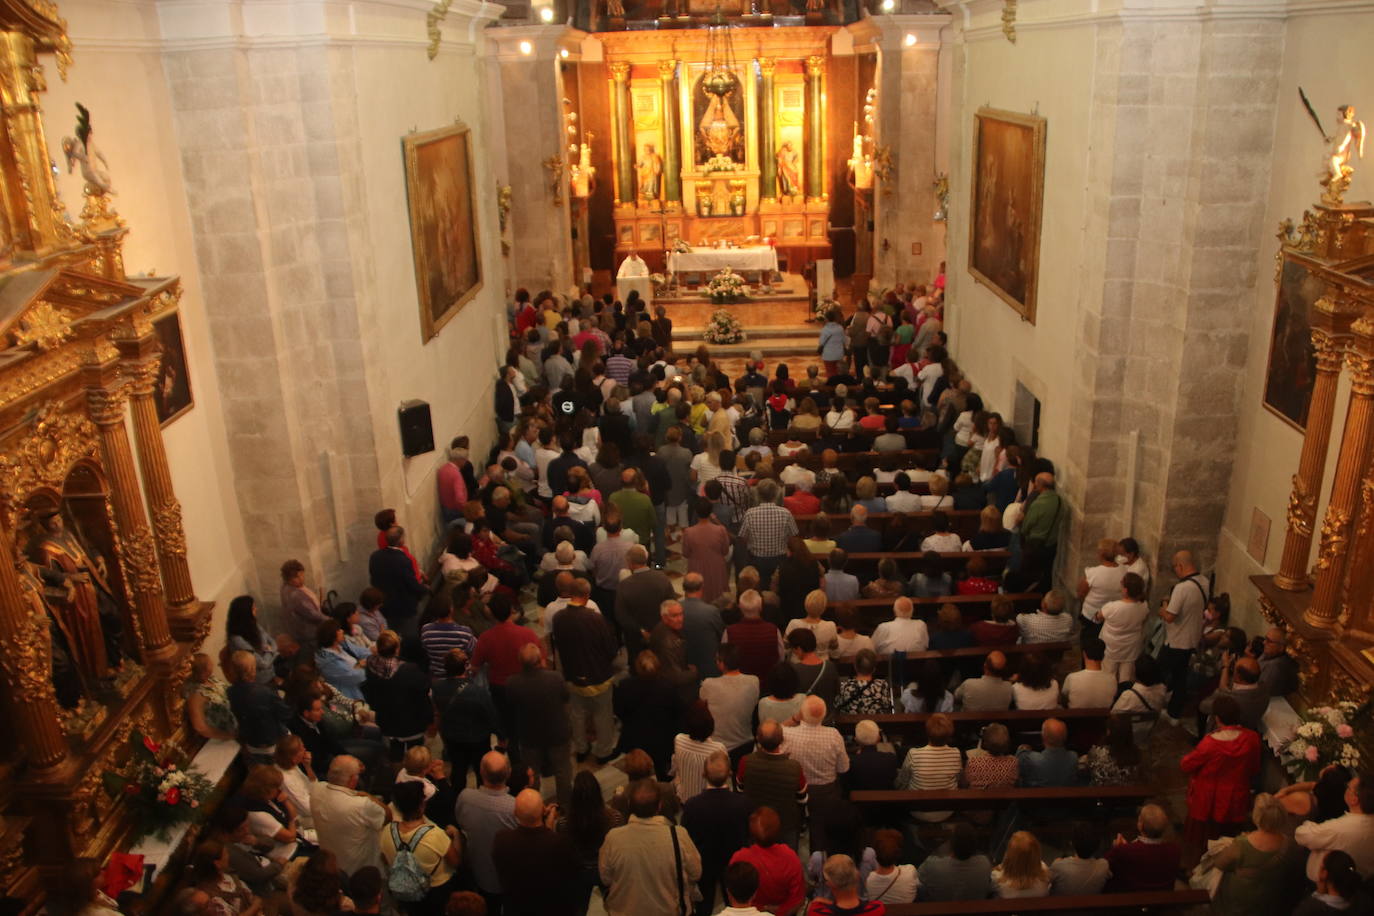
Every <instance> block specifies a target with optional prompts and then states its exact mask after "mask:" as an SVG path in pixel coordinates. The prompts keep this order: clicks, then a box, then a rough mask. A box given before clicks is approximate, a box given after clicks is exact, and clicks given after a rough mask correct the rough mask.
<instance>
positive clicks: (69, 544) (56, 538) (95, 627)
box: [29, 508, 122, 685]
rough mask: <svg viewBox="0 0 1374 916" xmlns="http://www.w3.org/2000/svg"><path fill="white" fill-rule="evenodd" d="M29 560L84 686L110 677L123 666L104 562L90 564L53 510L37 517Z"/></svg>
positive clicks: (117, 621)
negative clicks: (41, 584) (41, 583)
mask: <svg viewBox="0 0 1374 916" xmlns="http://www.w3.org/2000/svg"><path fill="white" fill-rule="evenodd" d="M29 559H30V560H31V561H32V562H33V564H34V566H35V569H36V571H37V573H38V576H39V578H40V579H41V580H42V582H43V586H44V587H43V599H44V601H45V602H46V603H47V606H48V609H49V610H50V612H51V613H52V617H53V621H54V622H55V623H56V624H57V628H58V630H59V631H60V632H61V634H62V637H63V639H64V641H65V642H66V644H67V652H68V654H69V655H70V657H71V662H72V665H73V667H74V668H75V669H76V671H77V673H78V675H79V676H80V677H81V679H82V680H83V681H84V682H85V683H86V684H88V685H89V684H94V683H96V682H98V681H101V680H104V679H106V678H110V677H113V676H114V674H115V672H116V671H118V670H119V668H120V666H121V664H122V661H121V658H120V651H119V635H120V629H121V625H120V617H119V606H118V604H117V603H116V602H115V598H114V592H113V591H112V590H111V589H110V586H109V580H108V578H107V570H106V567H105V560H104V558H103V557H102V558H97V559H96V560H92V559H91V555H90V554H89V553H88V552H87V551H86V548H85V547H84V546H82V544H81V541H80V540H79V539H78V538H77V537H76V535H75V534H73V533H72V532H71V531H68V530H67V527H66V524H65V523H64V522H63V520H62V514H61V512H60V511H59V510H57V509H55V508H54V509H50V510H48V511H47V512H46V513H45V514H43V515H41V516H39V519H38V522H37V524H36V525H35V530H34V537H33V540H32V541H31V542H30V544H29Z"/></svg>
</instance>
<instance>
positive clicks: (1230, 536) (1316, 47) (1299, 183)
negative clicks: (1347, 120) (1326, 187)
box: [1217, 7, 1374, 630]
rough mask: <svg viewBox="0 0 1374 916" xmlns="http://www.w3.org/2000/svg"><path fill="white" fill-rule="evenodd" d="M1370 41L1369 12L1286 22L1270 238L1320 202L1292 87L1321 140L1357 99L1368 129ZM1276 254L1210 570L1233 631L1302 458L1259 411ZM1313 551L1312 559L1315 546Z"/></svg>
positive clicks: (1265, 268)
mask: <svg viewBox="0 0 1374 916" xmlns="http://www.w3.org/2000/svg"><path fill="white" fill-rule="evenodd" d="M1371 35H1374V11H1371V10H1369V9H1368V8H1367V7H1366V8H1365V9H1364V10H1358V11H1351V10H1341V9H1334V10H1331V11H1329V12H1327V13H1324V14H1297V13H1294V14H1291V15H1290V18H1289V20H1288V23H1287V28H1286V37H1285V42H1284V59H1283V70H1282V84H1281V86H1280V88H1279V107H1278V111H1277V112H1276V117H1277V131H1276V135H1275V140H1274V160H1273V170H1272V177H1271V185H1270V190H1269V196H1268V201H1267V203H1266V207H1265V222H1266V224H1267V225H1269V226H1272V227H1274V229H1275V231H1277V228H1278V224H1279V223H1280V222H1281V221H1282V220H1284V219H1286V218H1292V219H1294V220H1295V221H1301V218H1302V212H1303V210H1304V209H1307V208H1310V207H1311V206H1312V205H1313V204H1315V203H1317V202H1318V201H1319V199H1320V197H1321V187H1320V186H1319V185H1318V184H1317V173H1318V166H1319V164H1320V162H1321V158H1322V155H1321V153H1322V146H1323V145H1322V143H1321V139H1320V137H1319V135H1318V132H1317V128H1316V127H1314V126H1313V125H1312V122H1311V120H1310V118H1309V117H1308V115H1307V112H1306V111H1304V110H1303V107H1302V103H1301V101H1300V100H1299V98H1298V86H1302V87H1303V89H1304V90H1305V91H1306V92H1307V96H1308V98H1309V99H1311V100H1312V104H1313V106H1314V107H1315V108H1316V109H1317V113H1318V114H1319V115H1320V116H1321V118H1322V122H1323V124H1324V125H1325V126H1326V129H1327V130H1328V131H1329V130H1331V129H1332V126H1333V124H1334V122H1335V119H1336V113H1335V109H1336V106H1337V105H1342V104H1346V103H1350V104H1354V105H1356V106H1357V110H1359V107H1360V102H1361V101H1362V100H1364V101H1365V106H1364V108H1363V110H1362V111H1360V115H1361V117H1362V119H1363V120H1365V121H1366V122H1370V123H1374V119H1371V115H1374V111H1371V110H1370V102H1369V100H1372V99H1374V69H1371V68H1370V67H1369V66H1367V61H1368V59H1369V58H1368V55H1369V38H1370V36H1371ZM1367 152H1368V151H1367ZM1345 199H1346V200H1348V201H1367V200H1371V199H1374V162H1371V161H1370V160H1366V162H1365V164H1364V167H1363V168H1358V169H1357V170H1356V172H1355V177H1354V180H1353V182H1352V183H1351V188H1350V190H1349V192H1347V194H1346V196H1345ZM1277 251H1278V242H1277V240H1275V241H1272V242H1269V243H1268V244H1266V245H1265V246H1264V247H1263V249H1262V251H1261V253H1260V256H1259V263H1258V265H1257V269H1258V271H1259V281H1258V282H1257V283H1256V287H1255V291H1254V310H1253V313H1252V320H1251V327H1250V347H1249V351H1248V354H1247V364H1246V374H1245V386H1244V393H1243V395H1242V398H1241V402H1240V411H1241V417H1240V435H1239V436H1238V437H1237V440H1236V444H1235V447H1236V449H1237V452H1236V465H1235V472H1234V475H1233V477H1232V480H1231V489H1230V495H1229V500H1228V507H1227V513H1226V520H1225V525H1224V528H1223V530H1222V531H1221V537H1220V545H1219V554H1218V566H1217V587H1218V589H1224V590H1226V591H1229V592H1230V593H1231V600H1232V607H1233V608H1235V609H1236V613H1237V614H1238V615H1239V616H1240V618H1241V619H1240V620H1239V621H1238V625H1240V626H1245V627H1247V628H1249V629H1251V630H1254V629H1257V628H1258V627H1260V626H1262V624H1261V620H1262V618H1261V617H1260V615H1259V608H1258V602H1257V600H1256V593H1255V591H1254V589H1253V588H1252V587H1251V586H1250V583H1249V581H1248V577H1249V576H1252V575H1260V574H1264V573H1273V572H1276V571H1277V570H1278V565H1279V558H1280V557H1281V556H1282V554H1283V541H1284V532H1285V530H1286V525H1287V522H1286V519H1285V513H1286V511H1287V506H1288V494H1289V491H1290V489H1291V483H1290V481H1291V477H1292V475H1293V473H1294V472H1295V471H1296V470H1297V468H1298V455H1299V453H1300V452H1301V450H1302V433H1300V432H1298V431H1297V430H1295V429H1294V428H1293V427H1291V426H1289V425H1288V424H1287V423H1285V422H1284V421H1283V420H1281V419H1279V418H1278V417H1277V416H1276V415H1275V414H1273V413H1271V412H1270V411H1268V410H1267V409H1265V407H1264V406H1263V394H1264V375H1265V371H1266V368H1267V365H1268V358H1269V343H1270V337H1271V332H1272V325H1273V319H1274V298H1275V287H1274V284H1273V276H1274V260H1273V258H1274V255H1275V254H1276V253H1277ZM1348 395H1349V385H1348V380H1347V379H1346V378H1345V376H1344V375H1343V376H1342V384H1341V387H1340V390H1339V391H1338V394H1337V399H1336V410H1335V421H1334V426H1333V432H1332V436H1331V445H1330V448H1329V451H1328V456H1327V469H1326V475H1325V484H1324V486H1323V488H1322V494H1321V499H1320V501H1319V503H1318V505H1317V518H1318V519H1319V520H1320V519H1321V517H1322V515H1323V514H1324V513H1325V511H1326V504H1327V496H1328V495H1329V492H1330V486H1331V479H1332V474H1333V470H1334V466H1335V461H1336V454H1337V452H1338V451H1339V449H1340V442H1341V427H1342V423H1343V421H1344V417H1345V408H1346V402H1347V400H1348ZM1256 507H1258V508H1259V510H1260V511H1261V512H1263V513H1264V514H1265V515H1267V516H1268V517H1269V519H1270V523H1271V527H1270V532H1269V543H1268V548H1267V550H1266V551H1265V555H1264V560H1263V562H1256V561H1255V560H1253V559H1252V558H1251V557H1250V555H1249V554H1248V553H1247V551H1246V546H1247V544H1248V541H1249V537H1250V524H1251V518H1252V514H1253V510H1254V509H1255V508H1256ZM1312 546H1313V551H1312V552H1313V555H1314V557H1315V553H1316V547H1317V539H1316V538H1314V539H1313V545H1312Z"/></svg>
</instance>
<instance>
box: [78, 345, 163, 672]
mask: <svg viewBox="0 0 1374 916" xmlns="http://www.w3.org/2000/svg"><path fill="white" fill-rule="evenodd" d="M111 365H113V364H111ZM87 373H88V375H87V381H86V405H87V410H88V412H89V413H90V416H91V419H92V420H94V421H95V425H96V427H97V428H99V430H100V447H101V452H102V453H103V455H104V458H105V473H106V474H108V475H109V478H110V479H109V484H110V501H111V502H112V503H113V504H114V513H115V523H116V525H117V526H118V529H119V544H120V550H121V552H122V554H123V560H124V568H125V570H126V571H127V576H126V579H127V580H128V582H127V584H128V586H129V591H130V592H131V593H132V597H133V602H134V613H136V614H137V615H138V619H139V621H140V622H141V624H142V626H141V630H142V633H143V656H144V658H143V661H144V664H146V665H148V667H150V668H159V667H161V668H166V667H167V666H168V665H169V663H170V662H171V659H172V657H173V656H174V655H175V654H176V646H175V645H173V643H172V634H171V631H170V630H169V629H168V627H167V606H166V604H165V603H164V601H163V596H162V582H161V580H160V579H159V578H158V568H157V550H156V548H154V546H153V535H152V532H150V531H149V530H148V519H147V516H145V515H144V513H143V497H142V494H141V493H140V492H139V487H138V474H137V473H136V472H135V471H134V456H133V451H132V449H130V448H129V433H128V431H127V430H126V429H125V428H124V392H122V391H120V390H119V388H118V387H117V385H115V384H114V380H113V379H112V378H111V377H110V375H111V373H109V372H108V371H107V370H106V369H105V368H92V369H88V370H87Z"/></svg>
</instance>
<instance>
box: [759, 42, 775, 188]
mask: <svg viewBox="0 0 1374 916" xmlns="http://www.w3.org/2000/svg"><path fill="white" fill-rule="evenodd" d="M776 67H777V61H775V60H774V59H773V58H771V57H760V58H759V199H760V200H777V199H778V160H777V150H776V149H774V147H776V146H777V139H776V138H775V137H774V135H773V130H774V127H775V125H774V123H773V121H774V118H773V71H774V69H775V68H776Z"/></svg>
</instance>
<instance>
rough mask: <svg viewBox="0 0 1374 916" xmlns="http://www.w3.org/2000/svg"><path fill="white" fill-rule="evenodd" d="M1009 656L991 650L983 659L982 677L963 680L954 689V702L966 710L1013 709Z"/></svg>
mask: <svg viewBox="0 0 1374 916" xmlns="http://www.w3.org/2000/svg"><path fill="white" fill-rule="evenodd" d="M1006 673H1007V656H1006V655H1005V654H1003V653H1002V652H989V653H988V656H987V658H985V659H983V674H982V676H981V677H971V678H968V679H967V680H965V681H963V682H962V683H961V684H960V685H959V688H958V689H957V690H956V691H954V702H955V703H956V704H957V705H958V707H959V709H962V710H964V711H966V712H986V711H1000V710H1003V709H1011V684H1010V683H1008V682H1007V679H1006Z"/></svg>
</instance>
